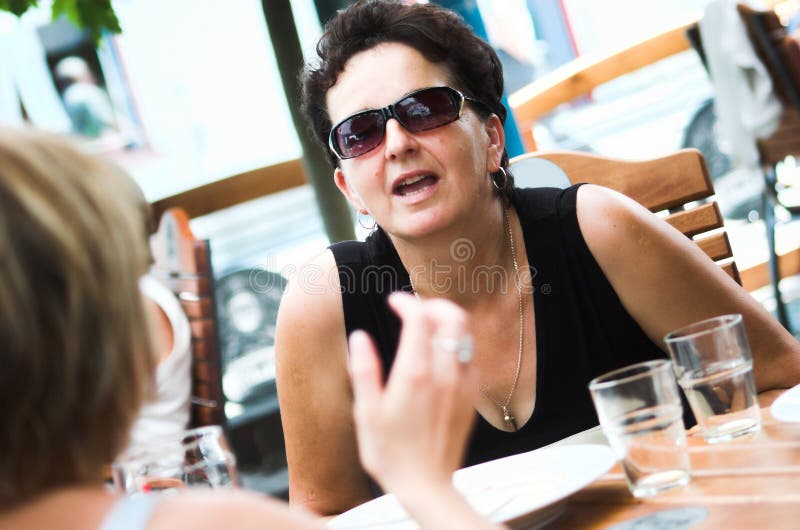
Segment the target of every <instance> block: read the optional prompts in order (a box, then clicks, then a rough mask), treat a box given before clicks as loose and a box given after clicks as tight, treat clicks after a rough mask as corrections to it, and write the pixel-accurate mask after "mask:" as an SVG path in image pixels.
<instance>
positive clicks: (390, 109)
mask: <svg viewBox="0 0 800 530" xmlns="http://www.w3.org/2000/svg"><path fill="white" fill-rule="evenodd" d="M429 90H444V91H445V92H447V93H448V94H449V95H450V97H452V98H453V101H454V102H455V103H456V104H457V106H458V113H457V115H456V117H455V119H453V120H451V121H448V122H445V123H442V124H440V125H436V126H434V127H429V128H426V129H419V130H416V131H412V130H410V129H409V128H408V127H406V125H405V124H404V123H403V121H402V120H401V119H400V118H399V117H398V116H397V114H396V113H395V107H396V106H397V105H398V104H399V103H400V102H402V101H404V100H406V99H408V98H411V97H414V96H416V95H418V94H420V93H422V92H428V91H429ZM465 101H469V102H470V103H473V104H476V105H480V104H481V103H480V102H479V101H478V100H476V99H475V98H471V97H469V96H466V95H464V94H463V93H461V92H460V91H458V90H456V89H455V88H453V87H449V86H432V87H426V88H420V89H419V90H414V91H413V92H410V93H408V94H406V95H405V96H403V97H401V98H400V99H398V100H397V101H395V102H394V103H391V104H389V105H386V106H385V107H383V108H380V109H367V110H362V111H361V112H356V113H355V114H351V115H350V116H348V117H346V118H344V119H343V120H341V121H339V122H338V123H336V125H334V126H333V127H331V131H330V132H329V133H328V148H329V149H330V150H331V152H332V153H333V154H334V155H336V158H338V159H339V160H347V159H350V158H358V157H359V156H363V155H365V154H367V153H369V152H370V151H372V150H374V149H375V148H377V147H378V146H379V145H381V143H383V139H384V137H385V136H386V124H387V123H388V122H389V120H390V119H392V118H394V119H395V120H397V123H399V124H400V125H402V127H403V128H404V129H405V130H407V131H409V132H411V133H417V132H423V131H432V130H433V129H438V128H439V127H444V126H445V125H448V124H450V123H453V122H454V121H457V120H458V119H459V118H461V112H462V111H463V110H464V102H465ZM373 113H378V114H380V115H381V116H382V117H383V126H382V127H381V129H382V130H381V135H380V140H378V143H376V144H375V145H374V146H373V147H370V148H369V149H367V150H366V151H364V152H363V153H359V154H357V155H353V156H344V155H342V154H341V153H339V151H338V149H336V147H335V142H334V131H336V129H338V128H339V127H340V126H341V125H342V124H343V123H345V122H346V121H349V120H352V119H353V118H357V117H359V116H362V115H364V114H373Z"/></svg>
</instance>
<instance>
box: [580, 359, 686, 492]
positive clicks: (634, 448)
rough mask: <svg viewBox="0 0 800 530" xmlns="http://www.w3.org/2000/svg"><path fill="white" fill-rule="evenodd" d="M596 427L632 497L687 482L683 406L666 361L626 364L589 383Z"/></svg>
mask: <svg viewBox="0 0 800 530" xmlns="http://www.w3.org/2000/svg"><path fill="white" fill-rule="evenodd" d="M589 390H590V391H591V393H592V400H593V401H594V406H595V409H596V410H597V415H598V417H599V418H600V427H601V428H602V429H603V433H604V434H605V435H606V438H608V441H609V443H610V444H611V448H612V449H614V452H615V453H616V454H617V457H618V458H619V459H620V461H621V462H622V468H623V470H624V471H625V478H626V479H627V481H628V487H629V488H630V490H631V493H633V495H634V496H635V497H648V496H650V495H655V494H656V493H659V492H661V491H664V490H667V489H670V488H674V487H676V486H682V485H684V484H687V483H688V482H689V478H690V464H689V454H688V451H687V443H686V431H685V428H684V425H683V407H682V406H681V401H680V397H679V395H678V387H677V386H676V384H675V377H674V376H673V374H672V363H671V362H670V361H668V360H658V361H649V362H644V363H639V364H634V365H631V366H627V367H625V368H620V369H618V370H614V371H613V372H609V373H607V374H604V375H602V376H600V377H597V378H595V379H593V380H592V381H591V382H590V383H589Z"/></svg>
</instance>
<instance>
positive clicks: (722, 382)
mask: <svg viewBox="0 0 800 530" xmlns="http://www.w3.org/2000/svg"><path fill="white" fill-rule="evenodd" d="M664 341H665V342H666V343H667V348H668V349H669V353H670V356H671V357H672V360H673V363H674V368H675V375H676V376H677V378H678V384H680V385H681V388H683V391H684V393H685V394H686V397H687V399H688V400H689V405H690V406H691V407H692V412H694V416H695V418H696V419H697V423H698V425H699V426H700V430H701V433H702V435H703V438H705V439H706V441H708V442H709V443H715V442H720V441H725V440H731V439H733V438H736V437H737V436H741V435H743V434H747V433H749V432H753V431H755V430H757V429H759V427H760V426H761V412H760V409H759V405H758V394H757V393H756V385H755V381H754V379H753V355H752V353H751V352H750V344H749V343H748V341H747V335H746V334H745V331H744V325H743V323H742V315H724V316H720V317H715V318H710V319H708V320H703V321H701V322H697V323H695V324H691V325H689V326H686V327H684V328H681V329H678V330H676V331H672V332H671V333H669V334H667V336H666V337H664Z"/></svg>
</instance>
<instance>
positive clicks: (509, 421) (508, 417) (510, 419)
mask: <svg viewBox="0 0 800 530" xmlns="http://www.w3.org/2000/svg"><path fill="white" fill-rule="evenodd" d="M503 221H504V222H505V225H506V229H507V230H508V244H509V246H510V247H511V260H512V262H513V264H514V285H516V287H517V300H518V306H519V351H518V352H517V370H516V372H515V373H514V382H513V383H511V390H509V391H508V396H506V401H505V403H500V402H499V401H497V400H496V399H495V398H493V397H492V395H491V394H489V391H488V390H487V389H486V387H485V386H481V392H483V395H484V396H486V398H487V399H488V400H489V401H491V402H492V403H494V404H495V405H497V406H498V407H500V409H501V410H502V411H503V421H504V422H505V424H506V426H507V427H509V428H510V429H511V430H512V431H517V420H516V418H515V417H514V416H513V415H512V414H511V411H510V410H508V404H509V403H511V398H512V397H513V396H514V391H515V390H516V389H517V382H518V381H519V372H520V369H521V368H522V344H523V340H524V333H525V331H524V330H525V321H524V316H523V308H522V286H521V285H520V277H519V263H518V262H517V249H516V247H515V246H514V233H513V231H512V230H511V222H510V221H509V219H508V210H506V208H505V206H504V207H503Z"/></svg>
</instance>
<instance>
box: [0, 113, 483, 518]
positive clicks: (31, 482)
mask: <svg viewBox="0 0 800 530" xmlns="http://www.w3.org/2000/svg"><path fill="white" fill-rule="evenodd" d="M137 195H138V192H137V191H136V190H135V184H134V183H133V182H132V181H131V180H130V179H129V178H128V177H127V176H126V175H124V174H122V173H121V172H120V171H119V170H117V169H116V168H114V167H112V166H110V165H108V164H106V163H104V162H102V161H100V160H97V159H94V158H92V157H89V156H87V155H85V154H83V153H81V152H79V151H77V150H76V149H75V148H73V147H71V146H70V145H69V144H67V143H66V142H64V141H63V140H61V139H57V138H52V137H49V136H43V135H41V134H34V133H22V132H12V131H8V130H4V129H2V128H0V256H1V257H2V262H3V266H2V267H0V344H2V347H1V348H0V366H2V369H0V402H1V403H2V404H3V406H2V407H0V425H2V429H0V528H2V529H12V528H13V529H15V530H40V529H47V528H58V529H60V530H78V529H80V530H85V529H95V528H96V529H101V530H112V529H113V530H118V529H125V530H144V529H149V530H159V529H173V528H192V529H194V530H204V529H223V528H225V529H227V528H236V529H238V528H264V529H270V528H275V529H289V530H291V529H303V528H308V529H321V528H323V526H322V524H320V521H319V520H317V519H315V518H312V517H309V516H308V514H304V513H300V512H298V511H292V510H289V509H288V506H286V505H285V504H283V503H280V502H277V501H274V500H270V499H266V498H264V497H263V496H260V495H256V494H253V493H251V492H245V491H235V490H227V491H221V490H217V491H213V492H212V491H203V490H189V489H187V490H185V491H181V492H180V493H177V492H173V493H171V494H168V495H164V494H157V493H151V494H147V495H134V496H131V497H122V496H119V495H117V494H115V493H113V492H111V491H110V490H109V489H108V487H107V486H106V485H105V484H104V481H103V477H104V471H103V470H104V468H105V466H106V465H107V464H108V463H109V462H111V461H113V460H114V458H115V456H116V455H117V454H118V453H119V451H120V450H121V449H122V448H123V447H124V446H125V444H126V443H127V441H128V433H129V429H130V427H131V424H132V423H133V421H134V419H135V417H136V415H137V412H138V410H139V408H140V405H141V404H142V403H143V402H144V401H145V398H146V397H147V396H148V394H149V392H151V391H153V390H154V387H153V382H154V381H153V375H154V374H153V370H154V366H153V364H154V361H155V357H154V356H153V355H152V353H151V352H152V351H153V347H154V346H155V344H153V342H154V341H152V340H151V337H152V336H153V333H152V328H150V326H149V324H150V322H149V321H148V318H147V312H146V306H145V305H144V302H143V297H142V296H141V293H140V291H139V283H138V279H139V277H140V276H141V275H142V274H143V273H145V271H146V269H147V266H148V262H149V254H148V252H147V251H146V248H145V243H144V241H145V233H144V230H143V228H144V225H145V223H144V215H143V213H144V212H143V210H142V208H140V205H139V204H137ZM391 304H392V308H393V310H394V311H396V314H397V315H398V316H399V317H400V318H402V320H403V321H404V322H406V324H407V326H406V327H407V329H406V331H405V332H404V333H403V339H402V340H403V342H402V344H401V346H400V348H399V350H398V357H397V365H396V369H395V372H394V373H393V375H392V378H391V379H390V381H389V382H388V384H387V385H385V386H384V385H383V384H382V382H381V374H380V363H379V361H378V358H377V355H376V354H375V352H374V350H373V348H372V345H371V344H370V342H369V340H368V339H367V338H366V337H365V336H364V335H363V334H361V335H359V334H355V335H354V336H353V337H352V338H351V344H350V349H351V352H352V361H351V372H352V379H353V389H354V392H355V395H356V399H355V409H354V410H355V417H356V418H357V424H358V432H359V442H360V451H361V455H362V457H363V461H364V466H365V468H366V469H369V470H370V471H371V472H372V473H373V476H375V477H376V479H377V480H378V481H379V482H380V484H381V485H382V486H383V487H384V488H386V489H387V491H392V492H394V493H395V494H396V495H397V498H398V499H399V500H400V501H401V502H402V503H403V505H404V506H405V507H406V509H407V510H408V511H409V512H410V514H411V515H413V516H414V517H415V519H416V520H417V521H418V522H419V523H420V524H421V526H422V527H423V528H429V529H439V528H447V527H449V526H451V525H452V527H455V528H467V529H470V528H472V529H476V530H478V529H491V528H495V529H496V528H497V527H496V526H495V525H493V524H491V523H489V522H488V521H486V520H484V519H482V518H481V517H480V516H479V515H478V514H477V513H476V512H474V511H473V510H472V509H471V508H470V507H469V505H468V504H467V503H466V502H465V500H464V499H463V498H462V497H461V496H459V495H458V493H457V492H456V491H455V489H454V488H453V485H452V483H451V480H450V475H451V473H452V472H453V470H454V469H455V467H456V466H457V465H458V463H459V460H460V455H461V454H463V450H464V442H465V439H466V435H467V433H468V431H469V427H470V425H471V422H472V420H473V417H472V414H471V413H470V412H469V411H468V410H466V409H464V407H461V406H459V402H460V401H461V400H464V399H466V397H465V396H466V388H467V387H465V386H463V384H462V382H467V381H471V380H472V375H473V373H472V367H471V366H470V363H469V358H470V354H471V351H472V350H471V348H470V346H469V345H470V341H469V337H468V335H467V334H466V315H465V314H464V312H463V311H462V310H461V309H459V308H458V307H456V306H455V305H454V304H452V303H450V302H447V301H444V300H429V301H420V300H416V299H414V298H413V297H412V296H410V295H403V294H397V295H395V296H394V297H393V298H392V299H391ZM434 337H435V338H436V340H433V339H434ZM453 345H456V346H457V347H453ZM413 381H416V382H418V383H421V384H422V383H424V385H425V389H426V391H425V392H415V391H412V389H413V385H412V384H411V382H413ZM408 411H413V413H412V414H408Z"/></svg>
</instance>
